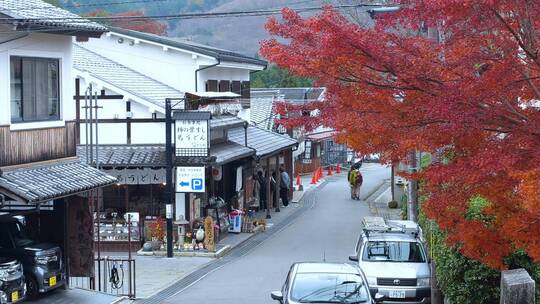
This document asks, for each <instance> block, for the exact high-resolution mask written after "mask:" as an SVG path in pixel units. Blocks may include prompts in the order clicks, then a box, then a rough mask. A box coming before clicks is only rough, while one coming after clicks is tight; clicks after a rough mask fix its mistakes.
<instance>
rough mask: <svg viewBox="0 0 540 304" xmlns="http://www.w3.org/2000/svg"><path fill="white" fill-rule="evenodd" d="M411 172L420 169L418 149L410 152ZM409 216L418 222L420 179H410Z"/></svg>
mask: <svg viewBox="0 0 540 304" xmlns="http://www.w3.org/2000/svg"><path fill="white" fill-rule="evenodd" d="M409 164H410V169H409V170H410V173H411V174H414V173H416V172H417V171H418V169H417V167H418V165H417V164H418V162H417V161H416V150H415V151H412V152H411V154H410V162H409ZM407 209H408V210H407V217H408V219H409V220H411V221H413V222H418V181H416V180H410V181H409V203H408V208H407Z"/></svg>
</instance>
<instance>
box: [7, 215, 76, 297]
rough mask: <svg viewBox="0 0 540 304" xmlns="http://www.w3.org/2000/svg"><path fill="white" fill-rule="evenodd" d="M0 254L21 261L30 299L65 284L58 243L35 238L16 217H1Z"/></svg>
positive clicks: (27, 294)
mask: <svg viewBox="0 0 540 304" xmlns="http://www.w3.org/2000/svg"><path fill="white" fill-rule="evenodd" d="M0 257H3V258H8V259H18V260H19V261H20V262H21V263H22V265H23V269H24V277H25V280H26V288H27V293H26V296H27V297H28V298H29V299H35V298H36V297H37V295H38V293H43V292H47V291H49V290H52V289H55V288H58V287H61V286H65V284H66V276H65V271H64V265H63V263H62V252H61V250H60V247H58V246H56V245H53V244H48V243H40V242H38V241H36V240H35V239H34V238H33V237H32V236H31V235H30V233H29V232H28V230H27V228H26V226H25V225H23V224H22V223H21V222H20V221H19V220H17V219H16V218H13V217H10V218H7V219H1V220H0Z"/></svg>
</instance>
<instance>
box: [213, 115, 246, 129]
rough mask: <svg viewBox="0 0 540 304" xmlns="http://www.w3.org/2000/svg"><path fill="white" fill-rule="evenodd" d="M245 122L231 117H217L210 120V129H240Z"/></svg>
mask: <svg viewBox="0 0 540 304" xmlns="http://www.w3.org/2000/svg"><path fill="white" fill-rule="evenodd" d="M245 123H246V121H245V120H243V119H241V118H238V117H236V116H232V115H224V116H217V117H214V118H212V120H210V128H211V129H229V128H237V127H242V126H243V125H244V124H245Z"/></svg>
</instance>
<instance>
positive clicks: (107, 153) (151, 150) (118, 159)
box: [77, 145, 165, 167]
mask: <svg viewBox="0 0 540 304" xmlns="http://www.w3.org/2000/svg"><path fill="white" fill-rule="evenodd" d="M77 156H79V158H80V159H81V160H82V161H86V148H85V146H82V145H81V146H78V147H77ZM99 163H100V166H104V167H162V166H164V165H165V146H164V145H101V146H100V147H99Z"/></svg>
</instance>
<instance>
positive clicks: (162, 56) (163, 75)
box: [81, 35, 215, 92]
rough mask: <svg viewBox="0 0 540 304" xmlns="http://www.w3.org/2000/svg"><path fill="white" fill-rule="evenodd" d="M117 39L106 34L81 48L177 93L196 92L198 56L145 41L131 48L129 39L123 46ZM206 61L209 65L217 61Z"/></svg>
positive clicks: (83, 44) (125, 40)
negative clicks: (164, 48)
mask: <svg viewBox="0 0 540 304" xmlns="http://www.w3.org/2000/svg"><path fill="white" fill-rule="evenodd" d="M118 39H119V37H117V36H114V35H111V36H110V37H107V36H106V35H103V36H102V37H101V38H100V39H91V40H90V41H89V42H85V43H81V45H82V46H84V47H86V48H88V49H89V50H91V51H94V52H96V53H98V54H100V55H103V56H105V57H107V58H109V59H111V60H113V61H116V62H118V63H120V64H122V65H124V66H127V67H129V68H131V69H134V70H136V71H139V72H141V73H142V74H145V75H146V76H149V77H151V78H154V79H156V80H158V81H160V82H162V83H165V84H167V85H169V86H171V87H173V88H175V89H177V90H180V91H183V92H186V91H193V90H194V88H195V70H196V69H197V58H198V57H195V58H194V57H193V56H192V54H189V53H185V52H179V51H175V50H171V49H169V50H168V51H164V50H163V48H162V47H159V46H156V45H150V44H146V43H142V42H141V43H139V44H134V45H132V46H131V45H129V41H130V40H128V39H127V38H125V39H124V42H123V43H121V44H120V43H118ZM205 61H206V62H207V63H210V64H212V63H213V62H215V61H214V60H211V61H210V62H209V61H208V60H205Z"/></svg>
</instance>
